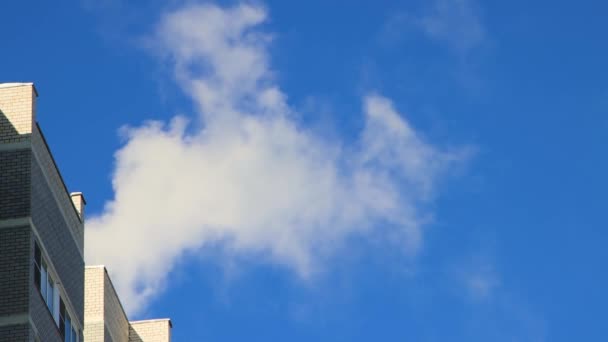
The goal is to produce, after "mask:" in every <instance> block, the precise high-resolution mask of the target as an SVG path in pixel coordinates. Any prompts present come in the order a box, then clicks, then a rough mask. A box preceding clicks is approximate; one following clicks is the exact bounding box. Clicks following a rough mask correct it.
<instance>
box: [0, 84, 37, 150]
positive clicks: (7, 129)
mask: <svg viewBox="0 0 608 342" xmlns="http://www.w3.org/2000/svg"><path fill="white" fill-rule="evenodd" d="M36 96H37V95H36V89H35V88H34V85H33V84H31V83H20V84H0V143H5V142H19V141H27V140H28V136H29V134H31V133H32V129H33V126H34V122H35V121H36V118H35V113H36Z"/></svg>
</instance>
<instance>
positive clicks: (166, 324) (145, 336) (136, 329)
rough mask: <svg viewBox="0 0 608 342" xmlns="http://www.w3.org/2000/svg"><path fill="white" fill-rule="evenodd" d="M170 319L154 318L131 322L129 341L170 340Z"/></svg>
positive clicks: (163, 341) (151, 341) (168, 341)
mask: <svg viewBox="0 0 608 342" xmlns="http://www.w3.org/2000/svg"><path fill="white" fill-rule="evenodd" d="M170 341H171V321H170V320H168V319H156V320H149V321H135V322H131V328H130V329H129V342H170Z"/></svg>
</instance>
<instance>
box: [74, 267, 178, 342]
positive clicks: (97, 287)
mask: <svg viewBox="0 0 608 342" xmlns="http://www.w3.org/2000/svg"><path fill="white" fill-rule="evenodd" d="M85 279H86V280H85V309H84V324H85V329H84V339H85V341H86V342H110V341H111V342H169V341H171V328H172V324H171V320H169V319H154V320H146V321H132V322H130V321H129V320H128V318H127V315H126V313H125V311H124V309H123V307H122V304H121V303H120V299H119V298H118V295H117V294H116V291H115V290H114V285H113V284H112V280H111V279H110V277H109V275H108V272H107V270H106V268H105V267H104V266H88V267H86V269H85Z"/></svg>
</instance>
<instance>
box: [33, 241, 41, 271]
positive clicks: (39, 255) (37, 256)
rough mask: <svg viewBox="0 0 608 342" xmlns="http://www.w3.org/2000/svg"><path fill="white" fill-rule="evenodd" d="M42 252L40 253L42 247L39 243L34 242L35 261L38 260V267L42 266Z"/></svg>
mask: <svg viewBox="0 0 608 342" xmlns="http://www.w3.org/2000/svg"><path fill="white" fill-rule="evenodd" d="M41 255H42V254H41V253H40V247H38V244H37V243H35V244H34V261H35V262H36V265H38V267H40V259H41V258H42V257H41Z"/></svg>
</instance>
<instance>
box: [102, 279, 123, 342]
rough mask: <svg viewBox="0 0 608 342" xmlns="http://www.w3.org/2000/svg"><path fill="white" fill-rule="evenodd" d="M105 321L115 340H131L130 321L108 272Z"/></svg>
mask: <svg viewBox="0 0 608 342" xmlns="http://www.w3.org/2000/svg"><path fill="white" fill-rule="evenodd" d="M104 274H105V276H104V294H105V295H104V298H105V322H106V327H107V328H108V330H109V331H110V332H111V334H112V337H113V338H114V340H113V341H114V342H129V321H128V320H127V315H126V314H125V312H124V310H123V308H122V305H121V304H120V300H119V299H118V295H117V294H116V290H115V289H114V285H113V284H112V281H111V280H110V277H109V276H108V273H107V272H104Z"/></svg>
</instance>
